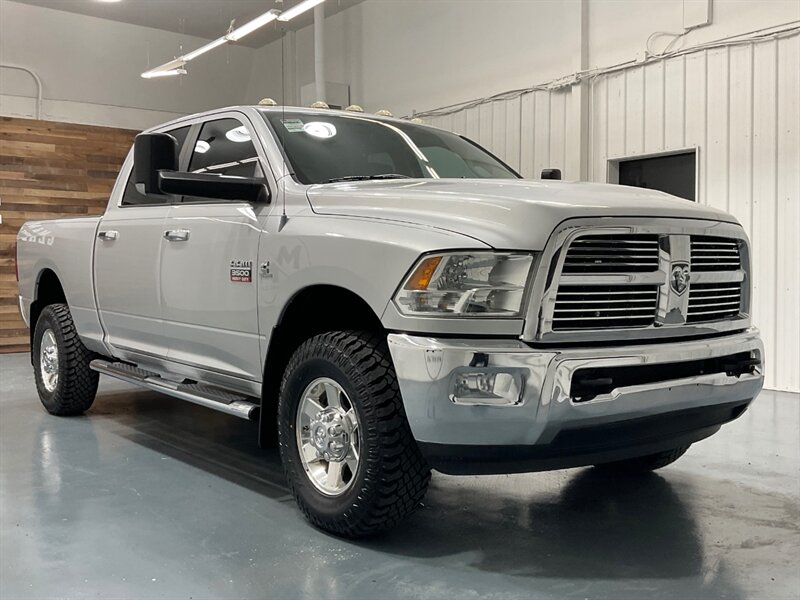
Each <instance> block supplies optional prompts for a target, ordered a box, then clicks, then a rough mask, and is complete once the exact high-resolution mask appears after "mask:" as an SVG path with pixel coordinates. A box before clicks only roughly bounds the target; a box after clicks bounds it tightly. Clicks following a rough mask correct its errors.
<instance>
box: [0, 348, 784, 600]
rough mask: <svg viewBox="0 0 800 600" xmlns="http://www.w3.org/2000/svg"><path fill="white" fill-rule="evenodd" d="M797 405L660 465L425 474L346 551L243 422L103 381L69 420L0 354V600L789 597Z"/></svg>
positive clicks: (767, 413) (756, 411) (24, 361)
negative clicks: (306, 511)
mask: <svg viewBox="0 0 800 600" xmlns="http://www.w3.org/2000/svg"><path fill="white" fill-rule="evenodd" d="M798 431H800V397H798V395H796V394H795V395H793V394H781V393H774V392H764V393H762V395H761V396H760V397H759V398H758V399H757V400H756V402H755V403H754V404H753V406H752V407H751V409H750V411H748V412H747V413H746V414H745V415H744V416H743V417H742V418H740V419H739V420H738V421H736V422H734V423H732V424H730V425H727V426H726V427H724V428H723V430H722V431H721V432H720V433H719V434H717V435H716V436H715V437H713V438H711V439H709V440H706V441H704V442H701V443H699V444H696V445H695V446H694V447H693V448H692V449H691V450H690V451H689V453H688V454H687V455H686V456H685V457H684V458H683V459H681V460H680V461H679V462H677V463H676V464H675V465H673V466H671V467H667V468H666V469H663V470H662V471H660V472H658V473H657V474H651V475H648V476H645V477H642V478H638V479H635V480H629V481H624V480H617V481H609V480H607V479H604V478H603V477H601V476H600V475H598V474H597V473H595V472H594V471H593V470H592V469H573V470H570V471H561V472H554V473H540V474H531V475H516V476H508V477H505V476H500V477H466V478H456V477H447V476H444V475H438V474H434V477H433V482H432V486H431V489H430V492H429V493H428V496H427V498H426V500H425V506H424V508H423V509H422V510H421V511H419V512H418V513H417V514H416V515H415V516H413V517H412V518H411V519H409V520H408V522H406V523H405V524H404V525H403V526H402V527H400V528H399V529H397V530H396V531H394V532H392V533H390V534H389V535H386V536H384V537H382V538H380V539H375V540H370V541H365V542H348V541H343V540H340V539H337V538H335V537H332V536H329V535H326V534H324V533H322V532H320V531H317V530H315V529H313V528H311V527H310V526H309V525H307V524H306V522H305V521H304V520H303V518H302V517H301V515H300V513H299V512H298V511H297V510H296V509H295V506H294V503H293V501H292V499H291V498H290V497H289V495H288V493H287V490H286V487H285V485H284V482H283V476H282V474H281V467H280V461H279V458H278V455H277V451H274V450H260V449H259V448H258V447H257V445H256V429H255V425H254V424H252V423H248V422H245V421H240V420H238V419H234V418H231V417H227V416H225V415H221V414H217V413H214V412H212V411H208V410H206V409H203V408H200V407H196V406H193V405H191V404H187V403H183V402H180V401H178V400H174V399H171V398H167V397H165V396H160V395H158V394H154V393H150V392H147V391H138V390H137V389H135V388H131V387H128V386H126V385H123V384H121V383H117V382H114V381H111V380H108V379H105V380H103V382H102V384H101V389H100V393H99V395H98V398H97V401H96V402H95V405H94V407H93V408H92V410H91V411H90V412H89V413H87V415H86V416H84V417H77V418H56V417H51V416H49V415H47V414H46V413H45V412H44V410H43V409H42V408H41V406H40V405H39V401H38V399H37V397H36V391H35V389H34V384H33V376H32V372H31V367H30V364H29V362H28V358H27V356H23V355H6V356H0V532H2V535H1V536H0V598H2V600H12V599H13V600H16V599H21V598H52V597H60V598H170V599H171V598H195V599H196V598H243V597H248V598H255V597H261V598H315V599H325V598H382V599H383V598H434V599H437V598H441V599H447V600H450V599H458V600H462V599H466V600H469V599H472V598H498V599H503V600H510V599H513V598H526V599H527V598H614V599H622V598H648V599H649V600H654V599H657V598H733V599H736V598H793V599H796V598H799V597H800V572H799V570H800V526H799V525H798V521H799V519H798V516H799V515H800V436H798Z"/></svg>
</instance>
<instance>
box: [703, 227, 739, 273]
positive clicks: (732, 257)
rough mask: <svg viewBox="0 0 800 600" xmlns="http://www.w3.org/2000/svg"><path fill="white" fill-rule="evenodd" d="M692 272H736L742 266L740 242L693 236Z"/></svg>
mask: <svg viewBox="0 0 800 600" xmlns="http://www.w3.org/2000/svg"><path fill="white" fill-rule="evenodd" d="M691 249H692V267H691V268H692V271H697V272H701V271H735V270H736V269H739V268H741V266H742V257H741V253H740V250H739V242H737V241H736V240H731V239H728V238H718V237H712V236H699V235H695V236H692V240H691Z"/></svg>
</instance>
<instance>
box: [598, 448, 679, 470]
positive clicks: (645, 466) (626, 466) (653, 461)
mask: <svg viewBox="0 0 800 600" xmlns="http://www.w3.org/2000/svg"><path fill="white" fill-rule="evenodd" d="M688 449H689V446H681V447H680V448H673V449H672V450H665V451H664V452H657V453H656V454H648V455H647V456H637V457H636V458H629V459H627V460H619V461H616V462H610V463H604V464H600V465H595V466H596V468H598V469H601V470H602V471H608V472H612V471H613V472H618V473H646V472H649V471H655V470H656V469H660V468H662V467H666V466H667V465H670V464H672V463H674V462H675V461H676V460H678V459H679V458H680V457H681V456H683V455H684V454H686V451H687V450H688Z"/></svg>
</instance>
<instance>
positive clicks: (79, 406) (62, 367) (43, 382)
mask: <svg viewBox="0 0 800 600" xmlns="http://www.w3.org/2000/svg"><path fill="white" fill-rule="evenodd" d="M31 352H32V353H33V370H34V375H35V377H36V390H37V391H38V393H39V399H40V400H41V401H42V405H43V406H44V407H45V409H47V412H49V413H50V414H53V415H59V416H68V415H79V414H81V413H83V412H84V411H86V410H88V409H89V407H90V406H91V405H92V402H94V397H95V394H96V393H97V383H98V379H99V375H98V373H96V372H95V371H92V370H91V369H90V368H89V363H90V362H91V361H92V358H93V357H94V355H93V354H92V353H91V352H90V351H89V350H87V349H86V347H85V346H84V345H83V342H81V340H80V338H79V337H78V333H77V332H76V331H75V325H74V324H73V322H72V315H71V314H70V312H69V308H68V307H67V305H66V304H51V305H49V306H46V307H45V308H44V309H43V310H42V313H41V315H39V320H38V321H37V322H36V328H35V330H34V333H33V348H32V349H31Z"/></svg>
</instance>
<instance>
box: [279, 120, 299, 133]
mask: <svg viewBox="0 0 800 600" xmlns="http://www.w3.org/2000/svg"><path fill="white" fill-rule="evenodd" d="M281 123H283V126H284V127H286V131H289V132H291V133H295V132H297V131H303V122H302V121H301V120H300V119H281Z"/></svg>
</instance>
